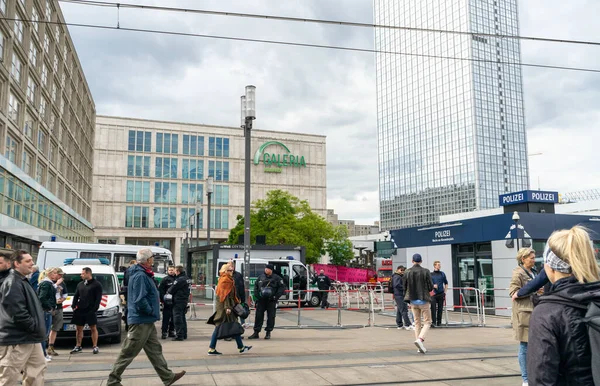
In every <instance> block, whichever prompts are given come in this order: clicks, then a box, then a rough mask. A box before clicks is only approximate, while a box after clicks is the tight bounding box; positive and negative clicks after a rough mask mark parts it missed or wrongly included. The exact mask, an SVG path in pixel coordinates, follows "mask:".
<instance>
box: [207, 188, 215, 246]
mask: <svg viewBox="0 0 600 386" xmlns="http://www.w3.org/2000/svg"><path fill="white" fill-rule="evenodd" d="M213 181H214V178H213V177H208V178H207V179H206V197H207V198H208V212H207V213H206V222H207V224H206V242H207V244H208V245H210V201H211V198H212V193H213Z"/></svg>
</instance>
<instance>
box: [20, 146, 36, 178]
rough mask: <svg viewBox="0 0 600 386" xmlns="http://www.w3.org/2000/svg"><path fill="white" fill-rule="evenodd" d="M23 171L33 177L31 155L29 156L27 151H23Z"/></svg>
mask: <svg viewBox="0 0 600 386" xmlns="http://www.w3.org/2000/svg"><path fill="white" fill-rule="evenodd" d="M21 169H22V170H23V171H24V172H25V173H26V174H29V175H30V176H32V175H33V174H32V173H31V172H32V170H31V154H29V153H28V152H27V151H26V150H23V156H22V157H21Z"/></svg>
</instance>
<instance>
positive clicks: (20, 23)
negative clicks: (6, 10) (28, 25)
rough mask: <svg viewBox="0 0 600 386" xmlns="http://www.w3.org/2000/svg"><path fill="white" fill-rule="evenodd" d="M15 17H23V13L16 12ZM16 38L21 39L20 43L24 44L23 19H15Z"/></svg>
mask: <svg viewBox="0 0 600 386" xmlns="http://www.w3.org/2000/svg"><path fill="white" fill-rule="evenodd" d="M15 18H16V19H23V17H22V16H21V15H19V14H18V13H17V14H15ZM14 30H15V38H16V39H17V40H18V41H19V43H21V44H23V31H24V26H23V21H22V20H15V28H14Z"/></svg>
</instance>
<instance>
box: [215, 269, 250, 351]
mask: <svg viewBox="0 0 600 386" xmlns="http://www.w3.org/2000/svg"><path fill="white" fill-rule="evenodd" d="M235 293H236V291H235V282H234V280H233V265H232V264H223V266H222V267H221V269H220V270H219V283H218V284H217V288H216V290H215V294H216V299H215V300H216V307H215V308H216V309H215V313H214V314H213V315H212V316H211V317H210V318H209V319H208V322H207V323H208V324H214V325H215V330H214V331H213V335H212V338H211V340H210V346H209V348H208V355H221V353H220V352H218V351H217V350H216V348H217V333H218V327H219V326H220V325H221V324H222V323H234V322H235V323H237V316H236V315H235V313H234V312H233V307H235V305H236V304H238V303H239V302H240V301H239V299H238V297H237V296H236V294H235ZM233 338H235V341H236V343H237V347H238V351H239V352H240V354H242V353H245V352H246V351H250V349H251V348H252V346H244V342H242V337H241V335H235V336H234V337H233Z"/></svg>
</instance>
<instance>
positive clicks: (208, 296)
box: [187, 285, 216, 320]
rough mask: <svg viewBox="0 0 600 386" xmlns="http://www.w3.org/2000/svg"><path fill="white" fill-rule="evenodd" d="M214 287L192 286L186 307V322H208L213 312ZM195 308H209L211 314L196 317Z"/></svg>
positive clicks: (214, 306)
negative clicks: (187, 311) (187, 309)
mask: <svg viewBox="0 0 600 386" xmlns="http://www.w3.org/2000/svg"><path fill="white" fill-rule="evenodd" d="M215 301H216V295H215V287H213V286H210V285H192V286H191V291H190V300H189V303H188V306H189V307H190V312H189V314H188V316H187V319H188V320H208V318H209V317H210V315H212V314H213V313H214V312H215V309H216V305H215ZM196 307H211V308H212V312H211V314H210V315H208V316H206V317H204V316H198V312H197V309H196Z"/></svg>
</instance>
